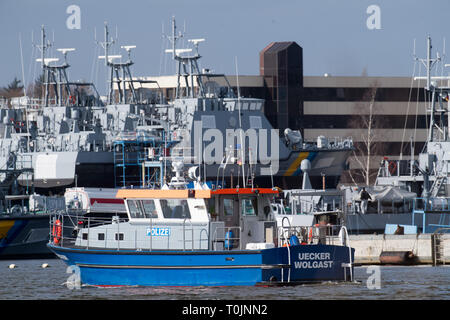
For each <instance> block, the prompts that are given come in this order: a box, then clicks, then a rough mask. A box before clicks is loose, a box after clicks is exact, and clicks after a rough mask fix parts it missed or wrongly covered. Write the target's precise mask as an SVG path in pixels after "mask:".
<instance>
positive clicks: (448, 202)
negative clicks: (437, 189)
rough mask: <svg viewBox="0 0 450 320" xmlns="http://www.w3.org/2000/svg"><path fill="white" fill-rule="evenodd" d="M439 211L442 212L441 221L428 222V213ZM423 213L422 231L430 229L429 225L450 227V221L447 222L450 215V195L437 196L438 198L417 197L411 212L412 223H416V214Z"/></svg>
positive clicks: (425, 231)
mask: <svg viewBox="0 0 450 320" xmlns="http://www.w3.org/2000/svg"><path fill="white" fill-rule="evenodd" d="M432 213H435V214H436V213H437V214H439V213H440V214H441V216H440V218H439V223H429V224H427V214H432ZM417 214H422V232H423V233H427V232H428V231H430V230H429V229H427V227H432V228H450V222H449V223H447V224H446V223H445V221H446V220H447V218H448V217H450V197H436V198H415V199H414V206H413V210H412V213H411V224H412V225H416V215H417Z"/></svg>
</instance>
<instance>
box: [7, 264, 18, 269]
mask: <svg viewBox="0 0 450 320" xmlns="http://www.w3.org/2000/svg"><path fill="white" fill-rule="evenodd" d="M8 268H10V269H14V268H16V265H15V264H14V263H11V264H10V265H9V267H8Z"/></svg>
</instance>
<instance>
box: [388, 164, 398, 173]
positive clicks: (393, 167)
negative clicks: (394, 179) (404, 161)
mask: <svg viewBox="0 0 450 320" xmlns="http://www.w3.org/2000/svg"><path fill="white" fill-rule="evenodd" d="M388 170H389V173H390V174H391V175H393V174H395V171H397V163H396V162H395V161H389V164H388Z"/></svg>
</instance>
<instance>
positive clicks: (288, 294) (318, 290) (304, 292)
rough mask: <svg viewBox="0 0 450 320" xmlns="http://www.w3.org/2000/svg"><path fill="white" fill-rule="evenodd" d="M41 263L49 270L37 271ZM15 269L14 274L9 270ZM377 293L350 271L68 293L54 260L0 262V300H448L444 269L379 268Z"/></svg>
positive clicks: (363, 273)
mask: <svg viewBox="0 0 450 320" xmlns="http://www.w3.org/2000/svg"><path fill="white" fill-rule="evenodd" d="M43 263H48V264H49V267H48V268H45V269H43V268H42V267H41V266H42V264H43ZM10 264H15V265H16V266H17V267H16V268H15V269H9V265H10ZM379 270H380V280H381V281H380V289H376V288H374V289H369V288H368V287H367V284H368V283H369V284H373V283H374V282H373V281H371V279H372V278H371V276H372V274H373V273H372V272H368V271H370V269H368V267H366V266H364V267H355V280H356V282H354V283H334V282H325V283H320V284H308V285H299V286H289V287H196V288H190V287H176V288H172V287H116V288H98V287H88V286H83V287H81V289H69V288H68V287H67V284H66V281H67V279H68V277H69V276H70V274H69V273H66V271H67V267H66V265H65V264H64V263H63V262H62V261H61V260H59V259H47V260H15V261H11V260H8V261H6V260H5V261H0V277H1V279H2V283H1V285H0V299H2V300H31V299H33V300H36V299H38V300H39V299H41V300H104V299H107V300H109V299H114V300H124V299H127V300H145V299H148V300H158V299H164V300H209V299H219V300H221V299H224V300H234V299H239V300H242V299H245V300H279V299H288V300H292V299H314V300H317V299H332V300H336V299H358V300H359V299H377V300H378V299H382V300H396V299H406V300H408V299H421V300H423V299H427V300H438V299H439V300H442V299H446V300H448V299H450V267H449V266H440V267H432V266H411V267H409V266H408V267H407V266H382V267H380V269H379Z"/></svg>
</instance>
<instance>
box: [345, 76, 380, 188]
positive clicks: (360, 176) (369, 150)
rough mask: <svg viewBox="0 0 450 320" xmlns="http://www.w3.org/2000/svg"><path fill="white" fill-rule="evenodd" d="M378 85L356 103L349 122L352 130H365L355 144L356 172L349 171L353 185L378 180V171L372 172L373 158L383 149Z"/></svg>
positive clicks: (372, 86) (353, 158)
mask: <svg viewBox="0 0 450 320" xmlns="http://www.w3.org/2000/svg"><path fill="white" fill-rule="evenodd" d="M378 87H379V85H378V83H377V82H375V83H373V84H372V85H371V86H370V87H369V88H368V89H367V90H366V92H365V93H364V95H363V97H362V101H361V102H358V103H355V110H354V113H353V115H352V117H351V118H350V120H349V125H350V127H351V128H359V129H363V130H364V132H363V133H362V135H361V139H360V142H356V143H355V149H354V150H353V154H352V156H351V160H353V162H354V163H356V164H357V167H356V168H354V169H355V170H354V171H353V172H352V170H349V175H350V178H351V179H352V181H353V183H355V184H357V181H359V182H364V183H365V184H366V185H370V184H371V183H372V182H373V181H374V180H375V178H376V175H377V171H376V170H375V171H374V170H370V168H371V161H372V160H373V159H372V156H373V155H375V154H379V152H380V151H381V149H382V147H383V146H382V142H381V141H380V136H379V135H380V133H379V130H376V129H379V128H381V127H382V117H380V116H377V115H376V109H377V106H376V100H375V99H376V95H377V92H378Z"/></svg>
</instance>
